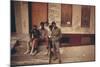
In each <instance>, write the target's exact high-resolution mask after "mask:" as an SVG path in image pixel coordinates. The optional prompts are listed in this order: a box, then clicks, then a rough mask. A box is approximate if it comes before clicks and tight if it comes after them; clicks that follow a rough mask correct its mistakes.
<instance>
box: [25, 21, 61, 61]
mask: <svg viewBox="0 0 100 67" xmlns="http://www.w3.org/2000/svg"><path fill="white" fill-rule="evenodd" d="M60 38H61V30H60V28H58V27H57V25H56V23H55V21H53V22H52V23H51V24H49V23H48V22H41V23H40V26H39V27H37V26H36V25H34V26H33V27H32V30H31V38H30V41H29V42H28V44H27V51H26V52H25V54H27V53H30V54H31V55H35V54H36V53H37V52H38V47H39V45H41V44H42V42H45V43H44V44H45V47H46V49H47V52H46V54H49V53H50V52H51V53H52V55H53V56H54V59H57V58H58V59H59V62H60V61H61V60H60V51H59V46H60ZM49 49H50V50H49Z"/></svg>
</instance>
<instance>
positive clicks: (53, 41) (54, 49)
mask: <svg viewBox="0 0 100 67" xmlns="http://www.w3.org/2000/svg"><path fill="white" fill-rule="evenodd" d="M52 47H53V51H52V52H53V59H54V60H55V59H56V48H55V38H53V39H52Z"/></svg>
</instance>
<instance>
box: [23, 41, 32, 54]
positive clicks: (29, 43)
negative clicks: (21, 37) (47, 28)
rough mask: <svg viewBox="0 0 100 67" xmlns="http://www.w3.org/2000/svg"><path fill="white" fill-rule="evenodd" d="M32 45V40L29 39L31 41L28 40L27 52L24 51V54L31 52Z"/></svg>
mask: <svg viewBox="0 0 100 67" xmlns="http://www.w3.org/2000/svg"><path fill="white" fill-rule="evenodd" d="M30 45H31V40H30V41H29V42H27V46H26V47H27V48H26V52H25V53H24V54H27V53H29V52H30V47H31V46H30Z"/></svg>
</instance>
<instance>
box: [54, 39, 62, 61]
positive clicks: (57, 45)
mask: <svg viewBox="0 0 100 67" xmlns="http://www.w3.org/2000/svg"><path fill="white" fill-rule="evenodd" d="M55 44H56V45H55V46H56V57H57V58H58V59H59V63H61V56H60V50H59V45H60V43H59V41H56V42H55Z"/></svg>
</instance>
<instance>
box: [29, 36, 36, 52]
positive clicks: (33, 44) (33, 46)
mask: <svg viewBox="0 0 100 67" xmlns="http://www.w3.org/2000/svg"><path fill="white" fill-rule="evenodd" d="M35 42H36V39H35V38H34V39H33V41H32V45H31V47H32V48H31V51H30V54H33V51H34V48H35Z"/></svg>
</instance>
